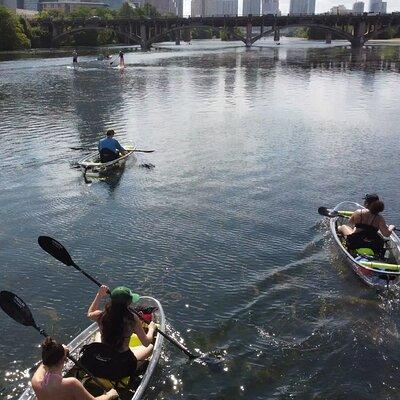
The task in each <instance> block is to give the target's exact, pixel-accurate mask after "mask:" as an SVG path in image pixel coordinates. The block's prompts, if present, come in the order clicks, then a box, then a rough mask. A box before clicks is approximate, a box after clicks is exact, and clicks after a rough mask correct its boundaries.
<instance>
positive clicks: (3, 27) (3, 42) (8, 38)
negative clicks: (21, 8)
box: [0, 6, 31, 50]
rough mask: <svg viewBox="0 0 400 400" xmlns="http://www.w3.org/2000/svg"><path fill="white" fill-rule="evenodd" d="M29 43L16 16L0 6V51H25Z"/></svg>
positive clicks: (29, 45)
mask: <svg viewBox="0 0 400 400" xmlns="http://www.w3.org/2000/svg"><path fill="white" fill-rule="evenodd" d="M29 47H31V42H30V40H29V39H28V38H27V36H26V35H25V33H24V30H23V27H22V25H21V23H20V21H19V19H18V17H17V15H16V14H15V13H13V12H11V11H9V10H8V9H7V8H5V7H3V6H0V50H16V49H27V48H29Z"/></svg>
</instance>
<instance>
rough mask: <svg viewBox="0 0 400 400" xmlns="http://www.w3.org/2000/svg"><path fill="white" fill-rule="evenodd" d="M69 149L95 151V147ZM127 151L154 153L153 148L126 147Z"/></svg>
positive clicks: (72, 148)
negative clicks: (130, 148)
mask: <svg viewBox="0 0 400 400" xmlns="http://www.w3.org/2000/svg"><path fill="white" fill-rule="evenodd" d="M70 149H71V150H87V151H96V150H98V149H97V147H70ZM126 150H127V151H133V152H135V153H154V150H141V149H132V150H129V149H126Z"/></svg>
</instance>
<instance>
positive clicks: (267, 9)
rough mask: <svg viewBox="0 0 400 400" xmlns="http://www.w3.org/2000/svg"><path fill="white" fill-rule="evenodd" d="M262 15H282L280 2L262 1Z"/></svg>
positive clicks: (273, 0)
mask: <svg viewBox="0 0 400 400" xmlns="http://www.w3.org/2000/svg"><path fill="white" fill-rule="evenodd" d="M261 14H263V15H266V14H274V15H275V14H277V15H280V11H279V0H262V1H261Z"/></svg>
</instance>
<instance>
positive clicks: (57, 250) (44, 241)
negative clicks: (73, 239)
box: [38, 236, 75, 266]
mask: <svg viewBox="0 0 400 400" xmlns="http://www.w3.org/2000/svg"><path fill="white" fill-rule="evenodd" d="M38 243H39V246H40V247H41V248H42V249H43V250H44V251H45V252H46V253H49V254H50V255H51V256H53V257H54V258H56V259H57V260H58V261H61V262H62V263H63V264H65V265H68V266H73V265H75V263H74V262H73V261H72V258H71V256H70V255H69V253H68V251H67V250H66V249H65V247H64V246H63V245H62V244H61V243H59V242H57V240H55V239H53V238H51V237H49V236H39V237H38Z"/></svg>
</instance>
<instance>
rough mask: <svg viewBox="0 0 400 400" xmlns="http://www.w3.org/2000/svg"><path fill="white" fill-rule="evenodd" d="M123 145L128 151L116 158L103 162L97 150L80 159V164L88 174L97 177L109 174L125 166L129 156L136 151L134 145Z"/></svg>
mask: <svg viewBox="0 0 400 400" xmlns="http://www.w3.org/2000/svg"><path fill="white" fill-rule="evenodd" d="M122 147H124V149H126V150H127V151H126V153H125V154H124V155H122V156H121V157H119V158H117V159H115V160H112V161H109V162H105V163H102V162H101V161H100V155H99V152H98V151H95V152H93V153H90V154H89V155H88V156H86V157H84V158H82V159H81V160H80V161H78V165H79V167H80V169H81V170H82V172H83V173H84V174H85V175H86V176H94V177H97V176H101V175H107V174H108V173H110V172H112V171H114V170H115V169H121V168H123V167H124V166H125V163H126V160H127V159H128V157H130V156H131V155H132V154H133V153H134V151H135V147H134V146H129V145H126V146H122Z"/></svg>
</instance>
